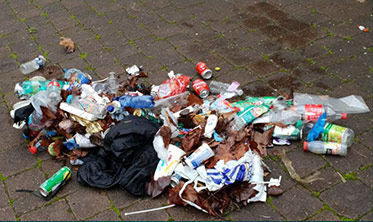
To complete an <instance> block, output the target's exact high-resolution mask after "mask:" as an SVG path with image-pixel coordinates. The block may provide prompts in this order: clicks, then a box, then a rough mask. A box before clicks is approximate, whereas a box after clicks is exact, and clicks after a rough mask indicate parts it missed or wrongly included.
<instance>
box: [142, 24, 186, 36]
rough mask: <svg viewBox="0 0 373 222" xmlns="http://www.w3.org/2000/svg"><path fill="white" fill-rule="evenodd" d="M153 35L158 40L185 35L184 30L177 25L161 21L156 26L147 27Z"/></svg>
mask: <svg viewBox="0 0 373 222" xmlns="http://www.w3.org/2000/svg"><path fill="white" fill-rule="evenodd" d="M146 27H147V28H148V29H149V30H150V32H151V33H152V34H154V35H155V36H157V37H158V38H166V37H169V36H173V35H176V34H183V33H184V30H183V29H182V28H180V27H179V26H178V25H176V24H169V23H166V22H164V21H159V22H157V23H155V24H152V25H151V26H150V25H147V26H146Z"/></svg>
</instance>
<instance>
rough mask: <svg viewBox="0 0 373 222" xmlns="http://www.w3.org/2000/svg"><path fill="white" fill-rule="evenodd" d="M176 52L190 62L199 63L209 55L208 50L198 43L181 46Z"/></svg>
mask: <svg viewBox="0 0 373 222" xmlns="http://www.w3.org/2000/svg"><path fill="white" fill-rule="evenodd" d="M176 50H177V51H179V52H180V53H181V54H182V55H184V56H185V57H187V58H188V59H190V60H192V61H201V60H202V59H203V58H204V56H206V55H208V54H209V50H208V49H207V48H204V47H203V46H202V45H200V44H198V43H193V44H190V45H186V46H182V47H180V48H177V49H176Z"/></svg>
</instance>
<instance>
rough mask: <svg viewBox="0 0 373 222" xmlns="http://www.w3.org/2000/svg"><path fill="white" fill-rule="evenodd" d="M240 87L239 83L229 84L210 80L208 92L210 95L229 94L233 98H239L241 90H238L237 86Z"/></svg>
mask: <svg viewBox="0 0 373 222" xmlns="http://www.w3.org/2000/svg"><path fill="white" fill-rule="evenodd" d="M239 85H240V83H239V82H237V81H233V82H232V83H231V84H229V83H223V82H218V81H215V80H212V81H211V82H210V84H209V88H210V92H211V93H212V94H223V93H226V94H230V95H232V96H231V97H233V96H241V95H242V94H243V91H242V89H239V88H238V86H239ZM232 93H233V94H232Z"/></svg>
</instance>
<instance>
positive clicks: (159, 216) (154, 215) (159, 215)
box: [122, 199, 169, 221]
mask: <svg viewBox="0 0 373 222" xmlns="http://www.w3.org/2000/svg"><path fill="white" fill-rule="evenodd" d="M161 206H162V205H161V204H160V202H158V201H156V200H153V199H146V200H142V201H140V202H138V203H136V204H134V205H131V206H130V207H128V208H125V209H124V210H122V218H123V220H136V221H140V220H149V219H150V220H159V221H167V220H168V218H169V216H168V214H167V211H166V210H159V211H153V212H149V213H147V214H133V215H128V216H125V215H124V214H125V213H126V212H133V211H138V210H145V209H151V208H156V207H161Z"/></svg>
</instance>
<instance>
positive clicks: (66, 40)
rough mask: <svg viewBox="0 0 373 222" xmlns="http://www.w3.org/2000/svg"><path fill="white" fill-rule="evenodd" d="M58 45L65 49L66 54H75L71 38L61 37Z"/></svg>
mask: <svg viewBox="0 0 373 222" xmlns="http://www.w3.org/2000/svg"><path fill="white" fill-rule="evenodd" d="M60 45H62V46H63V47H65V50H66V52H68V53H72V52H75V44H74V42H73V40H71V38H66V37H61V41H60Z"/></svg>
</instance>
